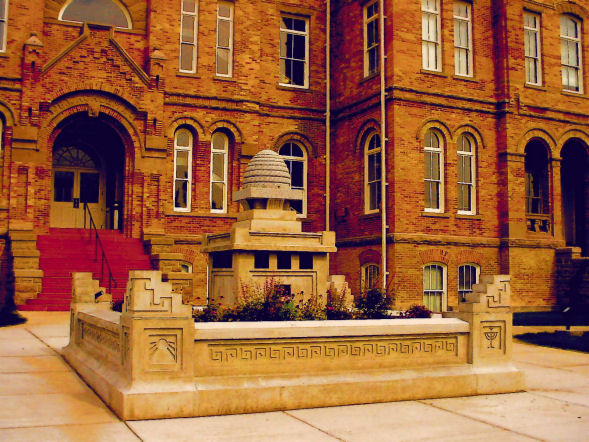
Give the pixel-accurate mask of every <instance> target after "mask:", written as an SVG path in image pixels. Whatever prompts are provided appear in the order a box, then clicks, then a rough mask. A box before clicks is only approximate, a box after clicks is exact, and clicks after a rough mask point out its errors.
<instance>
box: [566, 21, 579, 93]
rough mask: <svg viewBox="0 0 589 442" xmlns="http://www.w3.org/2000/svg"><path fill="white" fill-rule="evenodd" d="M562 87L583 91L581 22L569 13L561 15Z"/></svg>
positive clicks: (568, 89)
mask: <svg viewBox="0 0 589 442" xmlns="http://www.w3.org/2000/svg"><path fill="white" fill-rule="evenodd" d="M560 47H561V49H560V50H561V54H560V59H561V65H562V88H563V89H564V90H565V91H572V92H582V78H583V77H582V49H581V22H579V21H578V20H576V19H574V18H573V17H571V16H569V15H562V16H561V17H560Z"/></svg>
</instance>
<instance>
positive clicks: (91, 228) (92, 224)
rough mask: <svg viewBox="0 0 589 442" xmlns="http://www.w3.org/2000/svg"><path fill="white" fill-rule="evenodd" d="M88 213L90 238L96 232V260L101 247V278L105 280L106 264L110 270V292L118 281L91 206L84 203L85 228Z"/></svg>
mask: <svg viewBox="0 0 589 442" xmlns="http://www.w3.org/2000/svg"><path fill="white" fill-rule="evenodd" d="M86 213H88V218H89V220H90V222H89V224H88V226H89V229H88V232H89V240H90V241H92V233H94V261H98V248H99V247H100V255H101V257H100V280H101V281H104V266H105V264H106V269H107V270H108V293H109V294H110V293H111V290H112V288H113V287H117V281H116V280H115V278H113V276H112V270H111V268H110V264H109V263H108V259H107V258H106V254H105V253H104V246H103V245H102V241H101V240H100V236H98V229H97V228H96V223H95V222H94V219H92V212H90V207H88V203H86V202H85V203H84V229H85V228H86Z"/></svg>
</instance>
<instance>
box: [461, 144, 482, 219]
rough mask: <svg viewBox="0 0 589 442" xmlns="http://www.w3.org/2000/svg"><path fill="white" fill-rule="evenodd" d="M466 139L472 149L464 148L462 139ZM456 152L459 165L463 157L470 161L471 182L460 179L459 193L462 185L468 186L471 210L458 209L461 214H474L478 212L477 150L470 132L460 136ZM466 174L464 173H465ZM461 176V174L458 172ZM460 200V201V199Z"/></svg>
mask: <svg viewBox="0 0 589 442" xmlns="http://www.w3.org/2000/svg"><path fill="white" fill-rule="evenodd" d="M463 139H464V140H466V142H468V143H469V145H470V151H466V150H462V145H461V142H462V140H463ZM456 154H457V156H458V166H457V167H459V168H460V166H461V161H460V160H461V159H462V160H465V161H466V160H467V159H468V161H470V182H469V181H460V179H458V195H460V188H461V186H468V192H469V196H470V210H464V209H460V208H459V209H458V214H459V215H474V214H475V213H476V183H477V180H476V165H477V161H476V159H477V152H476V144H475V142H474V140H473V137H472V136H470V135H469V134H465V133H463V134H461V135H460V136H459V137H458V146H457V148H456ZM463 175H464V174H463ZM457 176H458V177H460V174H459V173H458V174H457ZM458 201H460V200H459V199H458Z"/></svg>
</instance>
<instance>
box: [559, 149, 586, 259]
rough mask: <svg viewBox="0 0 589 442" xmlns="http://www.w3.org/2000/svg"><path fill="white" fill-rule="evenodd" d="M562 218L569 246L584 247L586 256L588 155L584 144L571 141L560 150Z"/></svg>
mask: <svg viewBox="0 0 589 442" xmlns="http://www.w3.org/2000/svg"><path fill="white" fill-rule="evenodd" d="M561 157H562V166H561V189H562V219H563V227H564V236H565V240H566V244H567V246H575V247H581V248H582V249H583V255H587V254H588V252H589V248H588V247H587V227H588V226H587V222H588V217H587V210H589V205H588V204H587V197H588V196H589V192H588V187H589V186H588V184H589V174H588V173H587V166H588V165H589V164H588V155H587V149H586V146H585V145H584V143H582V142H581V141H579V140H575V139H573V140H569V141H567V142H566V143H565V145H564V146H563V148H562V151H561Z"/></svg>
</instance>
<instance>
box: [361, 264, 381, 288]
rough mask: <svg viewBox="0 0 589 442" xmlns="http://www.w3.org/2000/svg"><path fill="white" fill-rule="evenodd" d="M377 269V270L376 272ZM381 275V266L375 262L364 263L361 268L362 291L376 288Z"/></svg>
mask: <svg viewBox="0 0 589 442" xmlns="http://www.w3.org/2000/svg"><path fill="white" fill-rule="evenodd" d="M375 269H376V272H375ZM379 277H380V266H379V265H378V264H376V263H374V262H369V263H366V264H364V265H363V266H362V267H361V268H360V291H361V292H362V293H364V292H366V291H367V290H370V289H372V288H376V287H377V284H378V278H379Z"/></svg>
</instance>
